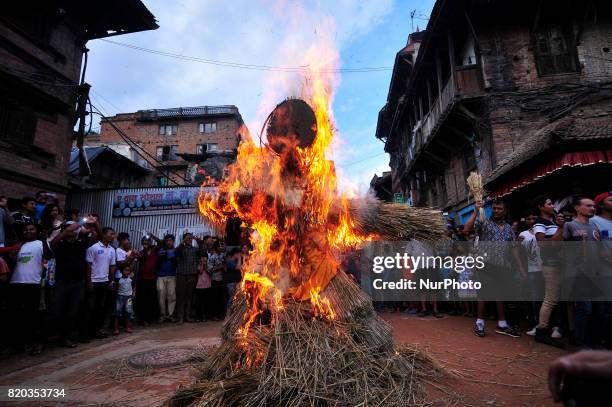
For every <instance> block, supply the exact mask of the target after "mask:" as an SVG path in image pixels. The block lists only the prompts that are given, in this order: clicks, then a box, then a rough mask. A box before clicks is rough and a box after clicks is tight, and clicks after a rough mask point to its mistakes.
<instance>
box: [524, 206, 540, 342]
mask: <svg viewBox="0 0 612 407" xmlns="http://www.w3.org/2000/svg"><path fill="white" fill-rule="evenodd" d="M539 215H540V212H539V211H538V210H535V209H531V210H529V211H528V213H527V216H525V218H524V220H523V222H522V224H521V227H522V229H524V230H523V231H522V232H520V233H519V236H518V240H519V242H521V245H522V246H523V253H524V254H525V255H526V257H527V274H528V279H529V282H528V283H529V287H528V288H529V293H530V298H531V308H532V313H533V322H534V327H533V329H531V330H530V331H527V335H530V336H535V334H536V332H537V329H538V326H537V324H538V321H539V319H538V318H539V314H540V307H541V306H542V302H541V301H540V299H541V298H542V292H543V291H544V282H543V279H542V255H541V251H540V246H539V245H538V241H537V239H536V237H535V230H534V225H535V222H536V220H537V218H538V216H539Z"/></svg>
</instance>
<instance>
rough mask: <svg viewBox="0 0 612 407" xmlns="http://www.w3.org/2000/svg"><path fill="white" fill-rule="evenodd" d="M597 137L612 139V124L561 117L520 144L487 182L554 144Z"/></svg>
mask: <svg viewBox="0 0 612 407" xmlns="http://www.w3.org/2000/svg"><path fill="white" fill-rule="evenodd" d="M596 139H612V124H606V123H595V122H592V121H587V120H584V119H579V118H574V117H565V118H563V119H559V120H557V121H555V122H553V123H551V124H549V125H547V126H544V127H543V128H541V129H540V130H539V131H538V132H537V133H536V134H535V135H534V136H533V137H532V138H530V139H529V140H527V141H525V142H524V143H522V144H521V145H519V146H518V147H517V148H516V149H515V150H514V152H512V154H510V155H509V156H508V157H506V158H505V159H504V160H503V161H502V162H501V163H500V164H499V165H498V166H497V168H496V169H495V170H494V171H493V172H492V173H491V174H490V175H489V177H488V178H487V180H486V182H485V183H486V184H488V183H490V182H493V181H494V180H496V179H498V178H499V177H501V176H502V175H504V174H506V173H508V172H509V171H510V170H512V169H514V168H515V167H517V166H519V165H520V164H522V163H524V162H525V161H528V160H530V159H531V158H533V157H535V156H537V155H538V154H540V153H542V152H544V151H546V150H548V149H549V148H551V147H552V146H554V145H558V144H562V143H563V142H568V141H572V142H581V141H588V140H596Z"/></svg>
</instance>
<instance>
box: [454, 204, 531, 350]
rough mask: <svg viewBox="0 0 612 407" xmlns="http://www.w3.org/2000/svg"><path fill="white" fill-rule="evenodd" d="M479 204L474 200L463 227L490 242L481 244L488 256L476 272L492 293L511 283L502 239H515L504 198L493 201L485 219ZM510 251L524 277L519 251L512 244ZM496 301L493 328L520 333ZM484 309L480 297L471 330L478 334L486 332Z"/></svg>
mask: <svg viewBox="0 0 612 407" xmlns="http://www.w3.org/2000/svg"><path fill="white" fill-rule="evenodd" d="M481 207H482V203H481V202H480V201H477V202H476V203H475V205H474V213H472V216H471V217H470V219H468V221H467V222H466V224H465V228H464V230H465V231H467V232H469V231H470V230H472V229H475V230H476V235H477V236H478V238H479V242H481V243H480V244H481V245H482V242H489V244H485V245H483V246H486V248H487V252H486V253H487V256H486V260H485V267H484V269H483V270H481V271H480V273H479V276H480V280H481V283H482V287H483V288H482V290H486V291H488V292H489V294H490V295H491V296H493V297H495V296H496V292H499V289H500V288H505V287H508V286H510V285H512V278H513V277H512V274H511V270H510V264H509V262H508V260H507V255H508V250H507V247H506V245H504V244H503V242H514V241H515V240H516V239H515V236H514V232H513V231H512V227H511V226H510V225H509V224H508V223H507V222H506V220H505V219H506V214H507V209H506V204H505V203H504V201H502V200H499V199H496V200H495V201H493V205H492V212H493V213H492V215H491V218H490V219H486V218H485V219H484V221H481V220H480V216H479V213H480V208H481ZM511 253H512V255H513V256H514V259H515V264H516V265H517V268H518V271H519V274H520V276H521V277H522V278H526V277H527V273H526V271H525V269H524V268H523V264H522V262H521V261H520V257H519V255H518V252H517V251H516V250H514V248H512V250H511ZM495 302H496V305H497V318H498V321H497V327H496V328H495V332H496V333H498V334H501V335H507V336H511V337H513V338H518V337H520V336H521V335H520V333H518V332H517V331H516V330H514V329H513V328H511V327H510V326H509V325H508V323H507V321H506V313H505V309H504V303H503V302H502V301H499V300H496V301H495ZM485 309H486V302H485V301H483V300H479V301H478V319H477V320H476V324H475V326H474V333H475V334H476V335H477V336H479V337H481V338H482V337H484V336H485V323H484V317H485Z"/></svg>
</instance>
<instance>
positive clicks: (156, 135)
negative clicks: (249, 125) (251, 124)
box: [86, 106, 243, 186]
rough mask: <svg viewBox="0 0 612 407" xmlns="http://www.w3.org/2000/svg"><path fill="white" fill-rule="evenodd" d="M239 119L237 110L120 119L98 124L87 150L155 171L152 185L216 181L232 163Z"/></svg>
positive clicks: (127, 115) (216, 108)
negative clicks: (104, 149) (103, 150)
mask: <svg viewBox="0 0 612 407" xmlns="http://www.w3.org/2000/svg"><path fill="white" fill-rule="evenodd" d="M242 125H243V121H242V117H241V116H240V112H239V111H238V108H237V107H236V106H203V107H182V108H175V109H154V110H139V111H138V112H136V113H120V114H117V115H115V116H113V117H109V118H106V119H103V120H102V121H101V129H100V134H99V135H95V134H94V135H89V136H87V138H86V144H87V145H88V146H101V145H104V146H108V147H110V148H112V149H114V150H115V151H117V152H119V153H120V154H123V155H125V156H128V157H130V158H131V159H133V160H135V161H140V162H141V163H143V164H144V166H145V167H148V168H151V169H154V172H155V173H154V182H153V183H154V184H155V185H158V186H165V185H199V184H201V183H202V182H203V181H205V179H206V178H207V177H210V179H211V182H214V181H218V180H220V179H221V178H222V177H223V175H224V170H225V168H226V166H227V165H228V164H229V163H231V162H233V161H235V159H236V153H237V148H238V144H239V143H240V128H241V126H242Z"/></svg>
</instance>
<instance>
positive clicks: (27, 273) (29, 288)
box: [8, 223, 52, 355]
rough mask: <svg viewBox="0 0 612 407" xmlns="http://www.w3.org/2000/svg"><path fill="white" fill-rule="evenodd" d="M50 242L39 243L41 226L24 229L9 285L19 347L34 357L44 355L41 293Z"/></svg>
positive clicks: (29, 226)
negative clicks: (48, 243)
mask: <svg viewBox="0 0 612 407" xmlns="http://www.w3.org/2000/svg"><path fill="white" fill-rule="evenodd" d="M51 256H52V255H51V252H50V251H49V248H48V246H47V243H46V241H41V240H38V227H37V226H36V225H35V224H33V223H27V224H25V225H24V226H23V234H22V245H21V247H19V251H18V253H17V263H16V265H15V270H14V271H13V276H12V278H11V282H10V286H9V301H8V303H9V307H10V309H11V315H12V317H13V321H14V322H13V329H14V331H13V332H14V334H16V335H15V337H16V339H17V341H18V342H17V343H16V344H17V345H21V346H23V345H25V347H26V351H30V352H31V353H32V354H33V355H38V354H40V353H41V352H42V344H43V334H42V331H43V322H42V318H41V314H40V291H41V280H42V278H43V273H44V268H43V260H44V259H49V258H51Z"/></svg>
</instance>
